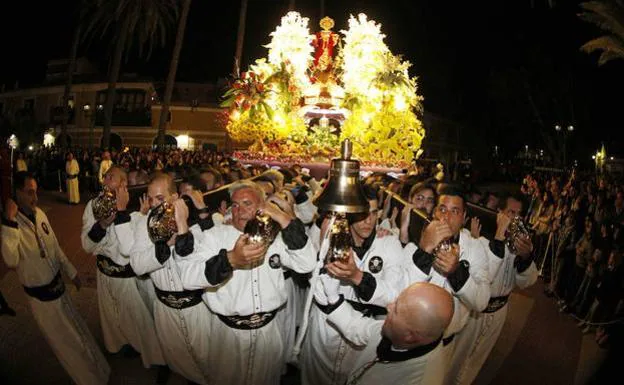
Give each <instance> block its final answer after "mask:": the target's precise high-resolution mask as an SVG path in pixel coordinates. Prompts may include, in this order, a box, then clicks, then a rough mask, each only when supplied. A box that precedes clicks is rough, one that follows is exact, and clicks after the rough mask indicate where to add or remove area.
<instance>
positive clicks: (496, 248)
mask: <svg viewBox="0 0 624 385" xmlns="http://www.w3.org/2000/svg"><path fill="white" fill-rule="evenodd" d="M490 251H491V252H492V253H494V255H496V256H497V257H498V258H500V259H503V258H505V242H503V241H501V240H499V239H492V240H491V241H490Z"/></svg>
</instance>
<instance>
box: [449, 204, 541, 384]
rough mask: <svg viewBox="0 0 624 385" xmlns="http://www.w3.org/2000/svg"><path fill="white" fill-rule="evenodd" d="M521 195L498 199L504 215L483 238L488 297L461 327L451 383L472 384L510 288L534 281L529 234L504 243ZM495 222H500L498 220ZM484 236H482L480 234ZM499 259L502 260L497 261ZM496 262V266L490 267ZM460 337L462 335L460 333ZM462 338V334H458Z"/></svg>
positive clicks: (502, 317)
mask: <svg viewBox="0 0 624 385" xmlns="http://www.w3.org/2000/svg"><path fill="white" fill-rule="evenodd" d="M522 202H523V200H522V198H521V197H520V196H517V195H510V196H508V197H506V198H504V199H503V200H502V203H503V204H502V207H501V212H500V213H499V217H501V216H502V217H504V218H506V219H507V221H506V223H504V224H501V225H499V226H498V227H499V229H498V230H497V232H496V235H495V238H494V239H493V240H491V241H487V243H488V248H489V251H490V252H489V253H488V257H489V259H490V260H491V263H490V292H491V298H490V301H489V303H488V306H487V308H486V309H485V310H483V312H481V313H479V312H472V313H471V314H470V317H469V318H468V322H467V324H466V327H465V328H464V330H463V331H462V333H461V334H462V335H465V341H462V345H465V347H464V348H462V349H461V350H462V352H463V356H464V360H463V364H462V365H461V368H460V370H459V373H458V374H457V376H456V379H455V384H466V385H469V384H472V382H473V381H474V380H475V378H476V377H477V375H478V374H479V371H480V370H481V367H482V366H483V364H484V363H485V361H486V359H487V357H488V356H489V355H490V352H491V351H492V348H493V347H494V345H495V344H496V341H497V340H498V337H499V336H500V333H501V330H502V329H503V325H504V324H505V318H506V317H507V310H508V305H507V303H508V300H509V295H510V294H511V292H512V291H513V289H514V288H516V287H518V288H520V289H524V288H527V287H529V286H531V285H533V284H534V283H535V281H537V275H538V273H537V267H536V266H535V262H533V244H532V243H531V240H530V239H529V238H522V237H519V238H517V239H515V242H514V248H515V251H512V250H511V249H510V248H509V246H507V244H506V243H505V230H506V229H507V225H508V224H509V221H510V220H512V219H513V218H514V217H516V216H519V215H521V212H522ZM499 222H501V221H500V220H499ZM480 239H481V240H484V239H485V238H480ZM501 261H502V264H501ZM496 265H498V268H495V267H492V266H496ZM462 337H463V336H462ZM462 339H464V338H462Z"/></svg>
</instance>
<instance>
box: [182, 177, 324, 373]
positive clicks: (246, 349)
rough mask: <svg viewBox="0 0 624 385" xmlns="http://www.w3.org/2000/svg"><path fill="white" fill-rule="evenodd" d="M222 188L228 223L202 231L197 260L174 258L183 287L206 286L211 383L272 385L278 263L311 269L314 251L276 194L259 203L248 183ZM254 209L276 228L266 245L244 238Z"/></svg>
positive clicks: (279, 308) (280, 349) (281, 287)
mask: <svg viewBox="0 0 624 385" xmlns="http://www.w3.org/2000/svg"><path fill="white" fill-rule="evenodd" d="M229 193H230V196H231V201H232V224H231V225H216V226H215V227H213V228H212V229H210V230H208V231H205V232H204V233H203V234H204V235H205V239H204V240H203V241H202V243H203V244H204V246H205V247H207V248H208V249H209V250H210V252H209V253H207V254H206V255H207V258H205V259H204V260H202V261H199V262H198V261H191V262H189V263H183V262H181V264H180V268H181V277H182V283H183V285H184V287H185V289H187V290H198V289H206V288H209V289H208V290H205V291H204V294H203V299H204V301H205V303H206V304H207V305H208V307H209V308H210V310H211V311H212V313H213V314H214V320H213V322H212V329H211V333H210V347H211V348H210V349H211V355H210V356H211V357H210V358H211V361H212V364H213V365H214V367H213V369H212V370H211V378H212V379H213V380H214V383H219V384H249V385H256V384H257V385H264V384H267V385H269V384H279V382H280V375H281V370H282V368H283V365H284V360H285V359H286V356H285V354H286V352H285V350H286V341H285V340H284V339H285V333H284V332H283V330H282V329H283V328H284V327H285V325H284V319H285V318H286V317H285V314H286V313H285V307H286V306H288V305H289V304H287V298H288V291H287V286H286V282H285V278H284V274H283V272H284V268H288V269H291V270H294V271H296V272H298V273H308V272H311V271H312V270H313V269H314V267H315V266H316V250H315V248H314V246H313V245H312V243H311V242H310V241H309V239H308V237H307V235H306V231H305V227H304V226H303V223H301V221H300V220H299V219H296V218H295V216H294V213H293V212H292V209H290V207H289V206H288V204H286V202H284V201H283V200H282V199H280V198H278V197H276V196H272V197H271V198H269V199H268V200H267V201H266V202H265V199H264V194H263V191H262V189H261V188H260V187H259V186H258V185H257V184H255V183H254V182H249V181H239V182H236V183H234V184H233V185H232V186H231V187H230V189H229ZM259 211H260V212H262V213H263V214H266V215H268V216H270V217H271V219H272V220H274V221H275V222H277V224H279V227H280V229H281V230H280V232H279V234H278V235H277V237H276V238H275V240H274V241H273V242H272V243H270V244H266V243H265V242H264V241H261V242H259V243H256V242H250V238H249V235H248V234H244V230H245V227H246V225H247V223H248V222H249V221H251V220H254V219H255V217H256V215H257V214H258V212H259Z"/></svg>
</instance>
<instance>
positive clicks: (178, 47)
mask: <svg viewBox="0 0 624 385" xmlns="http://www.w3.org/2000/svg"><path fill="white" fill-rule="evenodd" d="M190 9H191V0H184V3H183V5H182V13H181V14H180V20H179V21H178V32H177V33H176V42H175V46H174V47H173V53H172V54H171V64H170V65H169V74H168V75H167V85H166V86H165V95H164V98H163V101H162V103H161V105H160V120H159V122H158V148H159V149H160V150H161V151H162V150H164V148H165V131H166V129H167V120H168V119H167V117H168V116H169V104H171V94H172V93H173V86H174V84H175V78H176V73H177V72H178V62H179V61H180V52H181V51H182V44H183V43H184V31H185V29H186V21H187V19H188V14H189V10H190Z"/></svg>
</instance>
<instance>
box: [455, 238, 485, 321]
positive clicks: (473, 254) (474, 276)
mask: <svg viewBox="0 0 624 385" xmlns="http://www.w3.org/2000/svg"><path fill="white" fill-rule="evenodd" d="M461 236H462V238H463V239H465V240H466V242H461V240H463V239H460V243H463V245H462V246H464V250H463V251H462V250H461V246H460V253H461V254H463V255H461V256H460V259H462V260H466V261H468V263H469V265H470V266H469V268H468V270H469V272H470V275H469V277H468V279H467V280H466V282H465V283H464V285H463V286H462V287H461V288H460V289H459V290H457V291H455V296H456V297H457V298H459V299H460V300H461V301H462V302H463V303H464V304H465V305H466V306H468V307H469V308H470V309H471V310H474V311H478V312H481V311H483V310H484V309H485V308H486V307H487V304H488V301H489V300H490V281H489V273H488V272H489V268H488V263H489V261H488V257H487V254H486V251H485V249H484V247H483V244H482V243H481V242H479V240H477V239H474V238H472V236H471V235H470V234H469V233H468V231H467V230H462V234H461Z"/></svg>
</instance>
